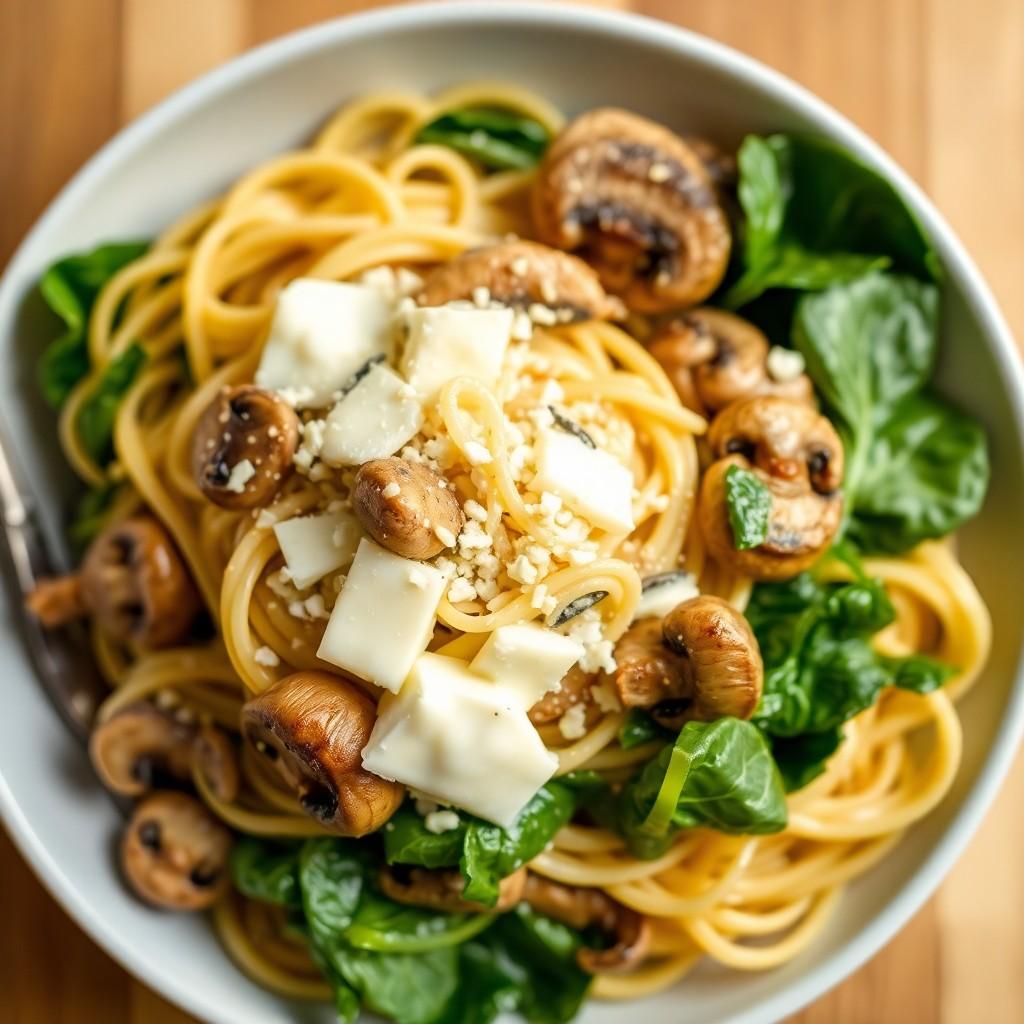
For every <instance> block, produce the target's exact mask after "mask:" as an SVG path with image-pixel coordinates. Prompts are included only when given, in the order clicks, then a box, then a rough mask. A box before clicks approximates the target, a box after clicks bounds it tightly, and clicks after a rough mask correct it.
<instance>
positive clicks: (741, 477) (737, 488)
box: [725, 466, 772, 551]
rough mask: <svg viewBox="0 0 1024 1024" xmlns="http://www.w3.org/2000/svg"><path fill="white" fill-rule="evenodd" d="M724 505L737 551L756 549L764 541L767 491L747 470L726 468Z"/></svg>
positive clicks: (769, 503) (768, 511)
mask: <svg viewBox="0 0 1024 1024" xmlns="http://www.w3.org/2000/svg"><path fill="white" fill-rule="evenodd" d="M725 505H726V508H727V509H728V512H729V526H730V527H731V528H732V538H733V545H734V546H735V547H736V549H737V550H738V551H746V550H747V549H749V548H756V547H757V546H758V545H759V544H763V543H764V542H765V541H766V540H767V539H768V528H769V526H770V524H771V514H772V495H771V491H769V490H768V488H767V487H766V486H765V485H764V484H763V483H762V482H761V481H760V480H759V479H758V478H757V477H756V476H755V475H754V474H753V473H751V472H750V470H749V469H743V468H742V467H741V466H730V467H729V468H728V469H727V470H726V471H725Z"/></svg>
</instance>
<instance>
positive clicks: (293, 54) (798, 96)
mask: <svg viewBox="0 0 1024 1024" xmlns="http://www.w3.org/2000/svg"><path fill="white" fill-rule="evenodd" d="M469 24H478V25H484V24H486V25H491V26H493V25H495V24H508V25H510V26H521V25H533V26H540V27H545V26H548V27H552V28H558V29H562V30H569V31H572V30H573V29H576V28H583V29H586V30H592V31H598V32H601V33H604V34H607V35H612V36H613V37H621V38H623V39H625V40H627V41H630V42H635V43H638V44H640V45H645V46H653V47H657V48H660V49H663V50H666V51H670V52H672V53H675V54H677V55H680V56H683V57H685V58H686V59H687V60H690V61H694V62H696V63H699V64H703V65H705V66H706V67H709V68H712V69H714V70H716V71H718V72H720V73H724V74H726V75H728V76H730V77H732V78H736V79H739V80H741V81H743V82H745V83H747V84H749V85H751V86H753V87H754V88H756V89H758V90H759V91H761V92H763V93H765V94H766V95H770V96H772V97H773V98H774V99H775V100H776V101H778V102H780V103H781V104H782V105H783V106H785V107H787V108H789V109H792V110H794V111H796V112H797V113H798V114H800V115H803V116H806V117H807V118H808V119H811V120H814V121H818V122H820V123H822V124H824V125H826V126H827V128H828V131H829V132H830V133H831V135H832V136H833V137H834V138H836V139H838V140H839V141H841V142H842V143H843V144H844V145H846V146H848V147H849V148H850V149H852V150H853V151H854V152H856V153H858V154H859V155H860V156H861V157H862V158H864V159H865V160H866V161H867V162H868V163H870V164H871V165H872V166H874V167H875V168H876V169H877V170H879V171H880V172H881V173H882V174H883V175H884V176H885V177H886V178H887V179H888V180H889V181H890V182H892V183H893V185H894V186H895V187H896V189H897V191H898V192H899V193H900V194H901V195H902V196H903V197H904V198H905V199H906V200H907V201H908V203H909V205H910V206H911V208H912V209H913V210H914V211H915V212H916V213H917V215H918V216H919V217H920V218H921V220H922V222H923V224H924V225H925V227H926V229H927V230H928V231H929V233H930V234H931V236H932V238H933V240H934V242H935V244H936V247H937V249H938V250H939V252H940V254H941V256H942V260H943V263H944V264H945V265H946V267H947V268H948V269H949V272H950V277H951V278H953V279H955V280H956V281H957V282H958V284H959V285H960V287H961V289H962V292H963V296H964V300H965V302H966V304H967V306H968V308H969V309H970V311H971V313H972V314H973V315H974V317H975V318H976V319H977V321H978V323H979V325H980V327H981V329H982V332H983V334H984V335H985V337H986V340H987V343H988V347H989V348H990V350H991V351H992V354H993V356H994V357H995V360H996V363H997V365H998V368H999V370H1000V372H1001V374H1002V375H1003V377H1004V379H1005V380H1006V381H1007V391H1008V397H1009V405H1010V408H1011V413H1012V417H1013V422H1014V424H1015V427H1016V444H1017V446H1018V448H1021V449H1024V369H1022V365H1021V362H1020V360H1019V358H1018V354H1017V349H1016V346H1015V344H1014V341H1013V337H1012V334H1011V332H1010V329H1009V327H1008V325H1007V323H1006V321H1005V319H1004V317H1003V315H1002V313H1001V311H1000V309H999V306H998V304H997V302H996V300H995V298H994V296H993V295H992V293H991V291H990V289H989V287H988V285H987V284H986V283H985V281H984V279H983V278H982V276H981V273H980V271H979V270H978V268H977V267H976V265H975V264H974V261H973V260H972V259H971V257H970V256H969V255H968V253H967V251H966V249H965V248H964V246H963V244H962V243H961V242H960V241H959V239H958V238H957V237H956V235H955V234H954V232H953V230H952V229H951V228H950V226H949V225H948V224H947V223H946V220H945V219H944V218H943V217H942V215H941V214H940V213H939V212H938V211H937V209H936V208H935V206H934V205H933V204H932V202H931V201H930V200H929V199H928V198H927V196H926V195H925V194H924V192H923V191H922V190H921V188H920V187H919V186H918V185H917V184H916V183H915V182H914V181H913V180H912V179H911V178H910V177H909V175H908V174H907V173H906V172H904V171H903V170H902V169H901V168H900V167H899V166H898V165H897V164H896V162H895V161H894V160H893V159H892V158H891V157H890V156H889V155H888V154H887V153H886V152H885V151H884V150H883V149H882V148H881V146H879V145H878V144H877V143H876V142H874V141H873V140H872V139H871V138H870V137H869V136H868V135H867V134H866V133H865V132H863V131H862V130H861V129H859V128H857V127H856V126H855V125H854V124H853V123H852V122H851V121H850V120H849V119H848V118H846V117H845V116H844V115H842V114H840V113H839V112H838V111H837V110H835V109H834V108H833V107H832V106H831V105H829V104H828V103H826V102H825V101H824V100H822V99H819V98H818V97H817V96H815V95H814V94H813V93H811V92H810V91H809V90H808V89H806V88H804V87H803V86H801V85H798V84H797V83H796V82H794V81H793V80H792V79H790V78H788V77H787V76H785V75H783V74H782V73H781V72H778V71H775V70H774V69H772V68H770V67H768V66H767V65H765V64H762V63H761V62H760V61H758V60H756V59H754V58H753V57H749V56H747V55H746V54H743V53H740V52H739V51H737V50H735V49H733V48H732V47H730V46H727V45H726V44H724V43H720V42H717V41H715V40H712V39H710V38H708V37H706V36H703V35H701V34H699V33H697V32H694V31H691V30H689V29H684V28H680V27H677V26H674V25H670V24H668V23H665V22H661V21H658V20H656V19H653V18H649V17H646V16H643V15H637V14H632V13H626V12H619V11H608V10H602V9H597V8H590V7H579V6H569V5H567V4H562V3H555V4H551V3H539V2H535V0H527V2H520V3H518V4H516V5H515V6H506V5H504V4H501V5H495V4H489V3H487V2H465V3H458V4H452V3H446V2H444V0H435V2H431V3H426V4H418V5H414V6H400V7H390V8H384V9H381V10H375V11H369V12H364V13H360V14H354V15H346V16H342V17H339V18H335V19H331V20H329V21H324V22H320V23H318V24H315V25H312V26H309V27H306V28H304V29H300V30H298V31H295V32H291V33H288V34H286V35H283V36H280V37H278V38H275V39H273V40H271V41H269V42H267V43H264V44H262V45H260V46H257V47H255V48H253V49H251V50H249V51H247V52H246V53H244V54H241V55H239V56H237V57H235V58H233V59H231V60H229V61H228V62H226V63H224V64H222V65H220V66H219V67H217V68H215V69H213V70H211V71H209V72H207V73H206V74H204V75H202V76H200V77H198V78H196V79H194V80H193V81H191V82H190V83H189V84H187V85H185V86H184V87H182V88H180V89H178V90H177V91H175V92H173V93H172V94H171V95H170V96H168V97H167V98H165V99H164V100H162V101H161V102H159V103H158V104H156V105H155V106H154V107H152V108H151V109H149V110H148V111H146V112H145V113H143V114H142V115H141V116H140V117H138V118H136V119H135V120H133V121H131V122H130V123H129V124H127V125H125V126H124V127H122V128H121V129H120V130H119V131H118V132H117V133H116V134H115V135H114V136H113V137H112V138H111V139H110V140H109V141H108V142H106V143H105V144H104V145H103V146H102V147H101V148H100V149H99V150H98V151H97V152H96V153H95V154H94V155H93V156H92V157H90V158H89V159H88V160H87V161H86V162H85V164H83V165H82V167H81V168H80V169H79V170H78V171H77V172H76V173H75V175H74V176H73V177H72V178H71V179H70V181H68V182H67V183H66V184H65V185H64V187H63V188H62V189H61V190H60V191H59V193H58V194H57V196H56V197H55V198H54V199H53V200H52V201H51V202H50V203H49V204H48V205H47V207H46V209H45V210H44V212H43V213H42V215H41V216H40V217H39V218H38V219H37V220H36V222H35V224H34V225H33V227H32V228H31V229H30V230H29V232H28V233H27V234H26V235H25V237H24V238H23V239H22V241H21V243H20V244H19V246H18V248H17V249H16V250H15V252H14V254H13V256H12V257H11V259H10V262H9V263H8V265H7V267H6V268H5V270H4V273H3V277H2V278H0V323H4V322H9V320H10V317H11V314H12V312H13V311H14V309H15V308H16V304H17V302H18V300H19V296H18V295H17V294H15V287H16V284H15V282H16V281H17V280H18V279H19V278H20V277H21V276H23V275H21V274H19V273H18V271H19V270H20V269H21V265H22V263H24V262H27V258H28V252H29V250H30V249H31V248H32V244H33V242H34V241H35V239H36V238H37V237H38V236H40V235H42V234H44V233H45V231H46V230H47V229H48V228H49V227H50V225H51V224H53V223H55V222H59V221H60V219H61V217H62V216H64V212H65V210H66V209H67V208H69V207H73V206H74V204H75V203H76V201H77V198H78V196H79V194H80V193H83V192H85V191H87V190H88V189H89V188H91V187H92V186H93V185H94V184H95V183H97V182H99V181H102V179H103V177H104V176H105V175H106V174H107V173H108V171H109V170H110V169H112V168H114V167H116V166H117V165H118V164H119V163H120V162H121V161H122V160H123V159H125V158H127V157H130V156H131V155H132V154H133V153H135V152H136V151H138V150H139V149H141V148H142V147H144V146H145V145H146V144H147V143H148V142H149V141H150V140H151V139H152V138H154V137H156V136H159V135H160V134H161V133H162V132H163V131H165V130H166V129H167V128H169V127H171V126H173V125H174V124H175V123H176V122H177V121H179V120H180V119H184V118H186V117H188V116H189V115H190V114H192V113H193V112H194V110H195V109H196V108H197V107H199V106H202V105H204V104H206V103H207V102H209V101H211V100H214V99H216V98H217V97H218V96H219V95H221V94H223V93H225V92H227V91H228V90H230V89H232V88H233V87H235V86H237V85H239V84H243V83H244V82H246V81H247V80H249V79H252V78H256V77H259V76H260V75H262V74H263V73H265V72H267V71H269V70H271V69H273V68H274V67H276V66H277V65H279V64H282V63H286V62H289V61H291V60H294V59H296V58H300V57H302V56H303V55H307V54H311V53H314V52H318V51H321V50H323V49H329V48H330V47H332V46H334V45H337V44H338V43H340V42H342V41H354V40H358V39H359V38H362V37H367V36H379V35H386V34H387V33H388V32H389V31H392V30H409V29H429V28H434V27H439V26H444V27H449V26H464V25H469ZM1022 733H1024V659H1022V660H1021V661H1019V662H1018V664H1017V666H1016V671H1015V675H1014V682H1013V687H1012V689H1011V691H1010V693H1009V695H1008V698H1007V704H1006V712H1005V714H1004V716H1003V719H1002V721H1001V723H1000V726H999V729H998V732H997V733H996V735H995V737H994V740H993V742H992V744H991V746H990V747H989V750H988V752H987V754H986V756H985V758H984V760H983V762H982V764H981V766H980V768H979V770H978V776H977V779H976V781H975V783H974V785H973V786H972V788H971V789H970V790H969V791H968V792H967V793H966V794H965V796H964V798H963V802H962V804H961V806H960V808H959V810H958V811H957V812H956V814H955V816H954V817H953V819H952V820H951V822H950V824H949V826H948V828H947V829H946V830H945V832H944V833H943V834H942V835H941V836H940V837H939V839H938V840H937V841H936V843H935V845H934V846H933V848H932V849H931V851H930V852H929V853H928V854H927V855H926V857H925V859H924V861H923V862H922V864H921V866H920V868H919V869H918V870H917V871H916V872H915V874H914V875H913V877H912V878H911V879H910V880H909V881H908V882H907V883H906V885H904V886H903V888H902V889H900V890H899V891H898V892H897V893H896V895H895V896H894V897H893V898H892V899H891V900H890V902H889V903H888V905H887V906H886V907H885V908H884V909H883V910H882V911H881V912H880V913H879V914H878V915H876V917H875V918H874V919H873V920H872V921H871V922H870V923H869V924H868V925H867V927H865V928H864V929H862V930H861V931H860V932H859V933H858V934H857V935H855V936H854V937H853V938H851V939H850V940H849V941H847V942H846V943H845V944H844V945H842V946H840V947H839V948H838V949H837V950H836V951H835V952H834V953H832V954H831V955H830V956H829V957H828V958H827V959H825V960H824V961H823V962H822V963H820V964H818V965H817V966H816V967H814V968H812V969H811V970H809V971H807V972H806V973H805V974H803V975H802V976H800V977H798V978H796V979H794V980H793V982H792V983H791V984H789V985H787V986H785V987H784V988H782V989H780V990H779V991H778V992H776V993H774V994H772V995H770V996H768V997H766V998H764V999H762V1000H761V1001H760V1002H759V1004H758V1005H757V1006H755V1007H749V1008H747V1009H745V1010H741V1011H739V1012H737V1013H734V1014H732V1015H731V1016H729V1017H727V1018H723V1020H722V1024H769V1022H772V1021H776V1020H778V1019H780V1018H781V1017H783V1016H786V1015H787V1014H791V1013H794V1012H796V1011H798V1010H800V1009H801V1008H803V1007H804V1006H806V1005H807V1004H809V1003H811V1002H812V1001H814V1000H815V999H817V998H819V997H820V996H821V995H823V994H824V993H825V992H827V991H828V990H829V989H831V988H832V987H834V986H835V985H837V984H838V983H839V982H840V981H842V980H843V979H845V978H846V977H848V976H849V975H851V974H852V973H853V972H854V971H856V970H857V969H858V968H859V967H860V966H861V965H862V964H863V963H865V962H866V961H867V960H868V959H869V958H870V957H872V956H873V955H874V954H875V953H877V952H878V951H879V950H880V949H881V948H882V947H883V946H884V945H885V944H886V943H888V942H889V941H890V940H891V939H892V937H893V936H894V935H895V934H896V932H897V931H899V930H900V929H901V928H902V927H903V926H904V925H905V924H906V922H907V921H908V920H909V919H910V918H911V917H912V916H913V915H914V914H915V913H916V912H917V911H918V909H919V908H920V907H921V906H922V904H923V903H924V902H925V901H926V900H927V899H928V898H929V897H930V896H931V895H932V893H933V892H934V891H935V889H936V888H937V887H938V885H939V884H940V882H941V881H942V880H943V879H944V878H945V876H946V875H947V874H948V872H949V871H950V869H951V868H952V867H953V865H954V863H955V861H956V860H957V859H958V858H959V856H960V855H961V853H962V852H963V850H964V848H965V847H966V845H967V843H968V842H969V841H970V839H971V838H972V837H973V836H974V834H975V833H976V831H977V829H978V827H979V825H980V824H981V821H982V818H983V817H984V815H985V813H986V812H987V810H988V808H989V807H990V805H991V803H992V801H993V800H994V798H995V795H996V793H997V791H998V789H999V787H1000V786H1001V784H1002V782H1003V780H1004V778H1005V776H1006V774H1007V772H1008V770H1009V768H1010V765H1011V762H1012V759H1013V757H1014V754H1015V752H1016V749H1017V746H1018V744H1019V742H1020V739H1021V735H1022ZM0 817H2V819H3V822H4V824H5V825H6V828H7V830H8V833H9V834H10V836H11V838H12V840H13V841H14V844H15V845H16V847H17V848H18V850H19V852H20V853H21V855H22V856H23V857H24V858H25V860H26V861H27V862H28V863H29V865H30V866H31V867H32V869H33V871H34V872H35V874H36V875H37V877H39V878H40V880H41V881H42V882H43V884H44V886H45V887H46V888H47V889H48V891H49V892H50V894H51V895H52V896H53V897H54V898H55V899H56V900H57V902H58V903H59V904H60V905H61V906H62V907H63V908H64V909H65V910H66V911H67V912H68V913H69V914H70V915H71V917H72V918H73V919H74V921H75V922H76V923H77V924H78V926H79V927H80V928H82V929H83V930H84V931H85V932H86V934H87V935H89V937H90V938H91V939H92V940H93V941H94V942H96V943H97V944H98V945H99V946H100V947H101V949H103V950H104V951H105V952H106V953H107V954H108V955H110V956H112V957H113V958H114V959H115V960H116V961H118V962H119V963H120V964H121V965H122V966H123V967H125V968H126V969H127V970H128V971H129V972H130V973H131V974H132V975H134V976H135V977H136V978H138V979H139V980H141V981H143V982H144V983H145V984H147V985H149V986H150V987H152V988H153V989H155V990H156V991H158V992H159V993H160V994H161V995H163V996H164V997H165V998H167V999H169V1000H170V1001H171V1002H173V1003H175V1004H176V1005H177V1006H179V1007H181V1008H182V1009H184V1010H186V1011H188V1012H190V1013H192V1014H194V1015H195V1016H197V1017H199V1018H201V1019H206V1020H210V1021H224V1024H230V1022H229V1021H228V1020H227V1018H225V1017H223V1016H221V1014H220V1012H219V1011H217V1010H216V1009H215V1008H213V1007H211V1006H209V1005H208V1004H207V1003H206V1002H205V1000H204V999H203V998H202V996H201V995H200V994H198V993H194V992H192V991H190V990H189V989H187V988H186V987H185V986H183V985H182V984H181V982H180V981H179V980H178V979H177V978H176V977H175V976H174V975H173V974H171V973H169V972H166V971H164V970H162V969H161V967H160V962H159V961H158V960H154V959H153V958H152V957H149V956H148V955H146V953H145V952H143V951H142V950H141V949H138V948H136V947H135V946H133V945H132V944H131V942H130V941H129V939H128V938H127V937H126V936H123V935H121V934H119V933H118V932H116V931H115V930H114V929H113V927H112V926H110V925H109V924H108V923H107V921H106V919H105V918H103V917H102V916H99V915H96V914H94V913H93V911H92V910H91V909H90V908H89V907H88V905H87V904H86V902H85V901H84V900H83V898H82V897H81V896H80V895H79V892H78V890H77V889H76V888H75V886H74V884H73V883H72V882H71V880H70V879H69V878H68V877H67V876H66V875H65V874H64V873H63V871H62V869H61V866H60V864H59V863H58V862H57V861H56V860H55V859H54V857H53V856H52V855H51V853H50V851H49V850H48V849H47V848H46V847H45V846H44V845H43V843H42V841H41V840H40V838H39V837H38V836H37V834H36V832H35V830H34V829H33V827H32V823H31V821H30V820H29V818H28V817H27V816H26V814H25V813H24V811H23V810H22V808H21V807H20V806H19V805H18V804H17V802H16V801H15V799H14V796H13V793H12V792H11V790H10V788H9V786H8V784H7V783H6V781H5V780H4V778H3V777H2V775H0Z"/></svg>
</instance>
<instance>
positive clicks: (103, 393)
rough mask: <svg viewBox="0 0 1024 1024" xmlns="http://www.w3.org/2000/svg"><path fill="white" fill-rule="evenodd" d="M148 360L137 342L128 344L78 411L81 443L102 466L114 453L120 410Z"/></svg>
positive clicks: (77, 426) (77, 427)
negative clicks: (115, 431) (115, 428)
mask: <svg viewBox="0 0 1024 1024" xmlns="http://www.w3.org/2000/svg"><path fill="white" fill-rule="evenodd" d="M145 363H146V352H145V349H143V347H142V346H141V345H139V344H137V343H133V344H131V345H129V346H128V348H126V349H125V350H124V352H122V353H121V354H120V355H119V356H116V357H115V358H114V359H112V360H111V361H110V362H109V363H108V364H107V366H106V368H105V369H104V371H103V374H102V376H101V377H100V379H99V382H98V383H97V384H96V387H95V388H94V389H93V391H92V394H90V395H89V397H88V398H86V399H85V401H84V402H83V403H82V406H81V408H80V409H79V410H78V416H77V418H76V419H75V429H76V430H77V431H78V436H79V437H80V438H81V440H82V446H83V447H84V448H85V450H86V451H87V452H88V453H89V455H91V456H92V458H93V459H94V460H95V461H96V462H97V463H99V464H100V465H104V464H106V463H107V462H109V461H110V459H111V458H112V456H113V453H114V447H113V439H114V420H115V419H116V418H117V410H118V409H119V408H120V406H121V402H122V400H123V399H124V396H125V395H126V394H127V393H128V390H129V389H130V388H131V386H132V384H134V383H135V378H136V377H137V376H138V375H139V371H140V370H141V369H142V367H143V366H144V365H145Z"/></svg>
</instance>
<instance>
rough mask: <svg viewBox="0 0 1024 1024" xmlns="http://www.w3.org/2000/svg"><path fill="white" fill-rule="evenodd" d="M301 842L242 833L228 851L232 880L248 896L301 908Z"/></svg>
mask: <svg viewBox="0 0 1024 1024" xmlns="http://www.w3.org/2000/svg"><path fill="white" fill-rule="evenodd" d="M300 849H301V844H298V843H283V842H271V841H269V840H264V839H255V838H253V837H252V836H242V837H241V838H240V839H239V840H238V841H237V842H236V843H235V845H234V848H233V849H232V851H231V880H232V882H234V885H235V888H236V889H237V890H238V891H239V892H240V893H242V894H243V895H244V896H248V897H249V899H253V900H259V901H260V902H262V903H274V904H277V905H279V906H283V907H301V906H302V894H301V892H300V890H299V850H300Z"/></svg>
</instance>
